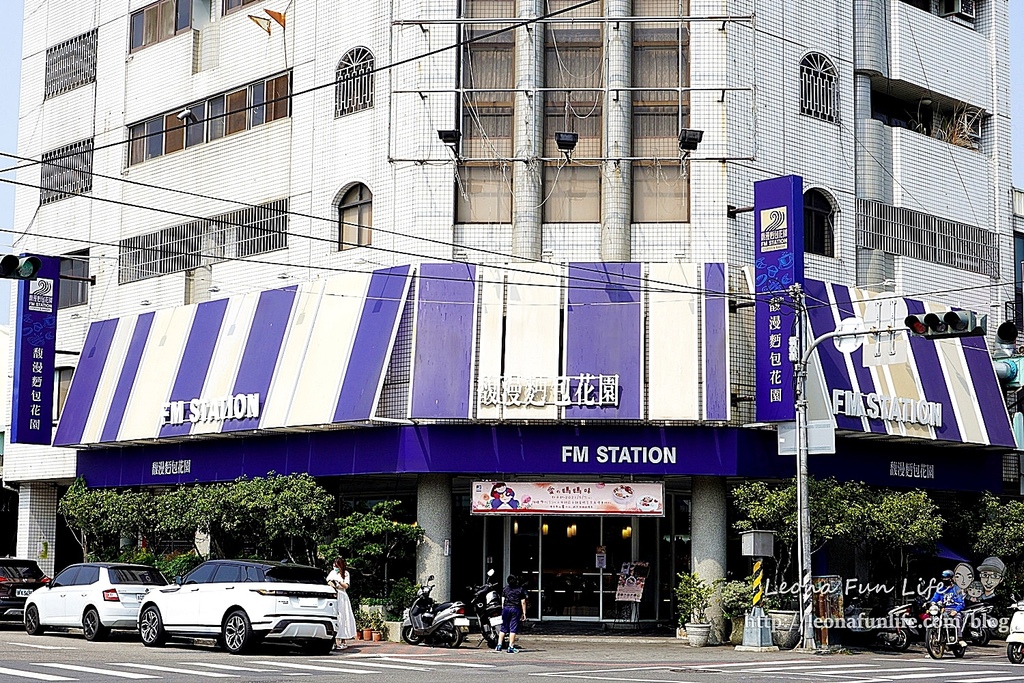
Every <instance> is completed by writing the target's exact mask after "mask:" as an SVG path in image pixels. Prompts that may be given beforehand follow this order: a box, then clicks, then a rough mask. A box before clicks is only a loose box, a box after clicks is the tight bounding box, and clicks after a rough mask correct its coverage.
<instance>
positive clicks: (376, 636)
mask: <svg viewBox="0 0 1024 683" xmlns="http://www.w3.org/2000/svg"><path fill="white" fill-rule="evenodd" d="M373 642H375V643H379V642H380V631H374V632H373Z"/></svg>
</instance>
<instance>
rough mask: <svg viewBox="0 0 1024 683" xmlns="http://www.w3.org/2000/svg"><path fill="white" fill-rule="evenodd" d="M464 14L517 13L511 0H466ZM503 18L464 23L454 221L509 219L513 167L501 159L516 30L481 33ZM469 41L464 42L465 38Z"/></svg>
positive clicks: (508, 123)
mask: <svg viewBox="0 0 1024 683" xmlns="http://www.w3.org/2000/svg"><path fill="white" fill-rule="evenodd" d="M463 7H464V16H465V17H466V18H471V19H487V18H507V17H512V16H515V6H514V3H513V1H512V0H468V2H466V3H465V4H464V6H463ZM501 26H502V25H501V24H481V23H467V24H463V26H462V39H463V40H464V41H467V42H466V43H465V44H464V47H463V48H462V68H461V69H460V76H461V86H462V115H461V128H460V130H461V132H462V140H461V155H462V157H463V158H465V159H466V161H465V163H463V164H461V165H460V166H459V177H458V182H457V183H456V201H455V220H456V222H458V223H510V222H511V221H512V192H511V185H512V171H511V168H510V167H509V165H508V163H507V162H505V161H503V160H505V159H508V158H510V157H511V156H513V153H512V128H513V126H512V122H513V118H512V115H513V109H514V107H513V105H514V93H513V90H514V88H515V58H514V55H513V47H514V38H515V36H514V34H513V32H511V31H506V32H504V33H497V34H495V35H492V36H489V37H487V38H485V39H483V40H474V39H475V38H478V37H479V36H481V35H483V34H487V33H491V32H493V31H494V30H496V29H499V28H501ZM471 40H472V41H473V42H468V41H471Z"/></svg>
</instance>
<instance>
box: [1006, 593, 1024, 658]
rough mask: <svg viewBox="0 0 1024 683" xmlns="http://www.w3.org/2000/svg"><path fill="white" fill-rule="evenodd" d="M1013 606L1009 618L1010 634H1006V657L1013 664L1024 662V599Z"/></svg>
mask: <svg viewBox="0 0 1024 683" xmlns="http://www.w3.org/2000/svg"><path fill="white" fill-rule="evenodd" d="M1011 607H1013V609H1014V612H1013V618H1011V619H1010V635H1008V636H1006V658H1007V659H1009V660H1010V661H1011V662H1013V663H1014V664H1020V663H1022V662H1024V600H1021V601H1020V602H1017V603H1016V604H1014V605H1011Z"/></svg>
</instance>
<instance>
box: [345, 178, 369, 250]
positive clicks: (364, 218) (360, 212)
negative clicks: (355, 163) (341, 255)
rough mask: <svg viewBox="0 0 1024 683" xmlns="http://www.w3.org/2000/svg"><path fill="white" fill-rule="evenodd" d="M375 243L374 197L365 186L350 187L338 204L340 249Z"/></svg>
mask: <svg viewBox="0 0 1024 683" xmlns="http://www.w3.org/2000/svg"><path fill="white" fill-rule="evenodd" d="M372 243H373V195H372V194H371V193H370V188H368V187H366V185H363V184H361V183H360V184H356V185H353V186H352V187H350V188H349V189H348V190H347V191H346V192H345V195H344V196H343V197H342V198H341V201H340V202H339V203H338V249H339V250H340V251H344V250H346V249H353V248H355V247H364V246H366V245H368V244H372Z"/></svg>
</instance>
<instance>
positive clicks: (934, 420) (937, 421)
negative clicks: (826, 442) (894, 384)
mask: <svg viewBox="0 0 1024 683" xmlns="http://www.w3.org/2000/svg"><path fill="white" fill-rule="evenodd" d="M832 414H833V415H848V416H849V417H867V418H870V419H873V420H886V421H888V422H908V423H910V424H920V425H926V426H928V427H936V428H938V427H941V426H942V404H941V403H936V402H935V401H926V400H924V399H913V398H901V397H899V396H885V395H883V394H876V393H870V394H862V393H861V392H859V391H845V390H843V389H833V390H832Z"/></svg>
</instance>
